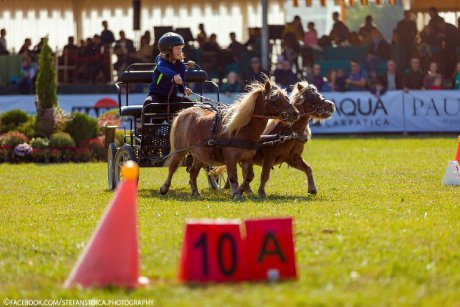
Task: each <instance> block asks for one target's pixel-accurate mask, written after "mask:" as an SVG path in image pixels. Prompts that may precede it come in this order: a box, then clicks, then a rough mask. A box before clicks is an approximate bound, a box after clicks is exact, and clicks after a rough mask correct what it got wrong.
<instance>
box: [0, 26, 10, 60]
mask: <svg viewBox="0 0 460 307" xmlns="http://www.w3.org/2000/svg"><path fill="white" fill-rule="evenodd" d="M5 37H6V30H5V29H1V30H0V54H10V53H9V52H8V47H7V44H6V38H5Z"/></svg>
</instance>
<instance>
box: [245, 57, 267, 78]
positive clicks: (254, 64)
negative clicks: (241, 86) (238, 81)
mask: <svg viewBox="0 0 460 307" xmlns="http://www.w3.org/2000/svg"><path fill="white" fill-rule="evenodd" d="M265 76H268V72H266V71H264V70H262V65H261V63H260V59H259V58H258V57H253V58H251V61H250V67H249V73H248V74H247V75H246V76H245V77H244V82H245V83H250V82H252V81H259V82H264V77H265Z"/></svg>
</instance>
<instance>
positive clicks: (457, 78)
mask: <svg viewBox="0 0 460 307" xmlns="http://www.w3.org/2000/svg"><path fill="white" fill-rule="evenodd" d="M452 83H453V84H454V89H456V90H458V89H460V62H457V65H456V66H455V71H454V75H453V78H452Z"/></svg>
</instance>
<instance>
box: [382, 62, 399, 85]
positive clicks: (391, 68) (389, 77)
mask: <svg viewBox="0 0 460 307" xmlns="http://www.w3.org/2000/svg"><path fill="white" fill-rule="evenodd" d="M379 79H380V83H381V84H382V86H383V88H384V89H385V90H387V91H394V90H400V89H402V75H401V73H400V72H399V71H398V70H397V69H396V63H395V61H393V60H389V61H388V62H387V69H386V71H385V73H384V74H383V75H382V76H380V78H379Z"/></svg>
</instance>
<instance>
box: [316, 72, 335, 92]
mask: <svg viewBox="0 0 460 307" xmlns="http://www.w3.org/2000/svg"><path fill="white" fill-rule="evenodd" d="M337 76H338V73H337V70H335V69H331V70H329V72H328V73H327V78H326V81H325V82H324V83H323V86H322V87H321V88H320V89H319V90H321V91H323V92H338V91H339V83H338V82H337V81H338V77H337Z"/></svg>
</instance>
